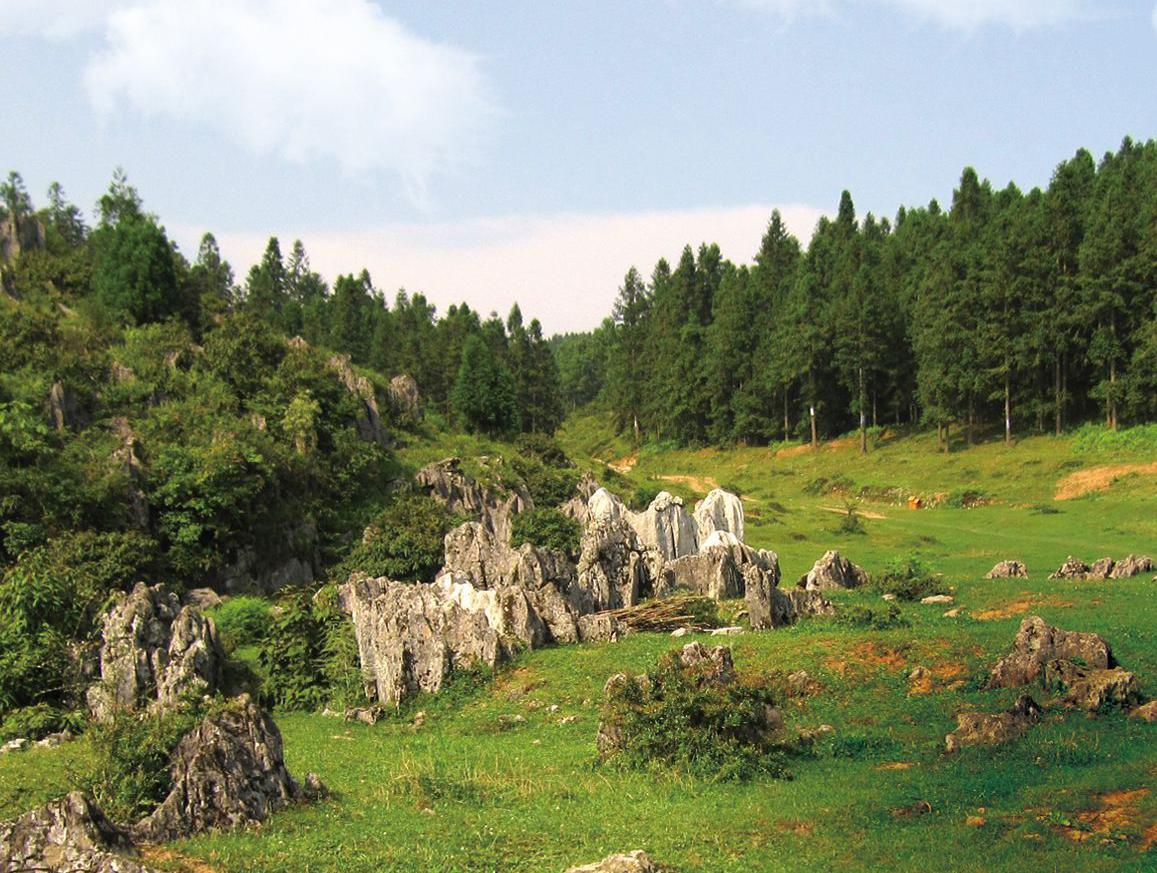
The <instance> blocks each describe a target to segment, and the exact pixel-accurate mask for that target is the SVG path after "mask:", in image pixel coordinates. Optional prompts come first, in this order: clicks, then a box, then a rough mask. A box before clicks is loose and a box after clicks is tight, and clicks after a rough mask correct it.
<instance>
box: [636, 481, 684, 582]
mask: <svg viewBox="0 0 1157 873" xmlns="http://www.w3.org/2000/svg"><path fill="white" fill-rule="evenodd" d="M627 518H628V520H629V521H630V523H631V527H633V528H634V529H635V533H636V534H638V535H639V542H640V543H642V544H643V548H645V549H647V551H648V552H649V554H648V556H647V557H648V569H649V570H650V574H651V578H653V579H654V578H657V577H658V576H659V574H660V573H661V572H662V570H663V567H664V565H665V564H666V563H667V562H668V561H674V560H675V559H676V558H681V557H683V556H684V555H694V554H695V551H696V547H697V536H696V526H695V519H694V518H692V517H691V513H689V512H688V511H687V510H686V509H684V508H683V501H682V500H681V499H680V498H678V497H674V496H672V495H671V494H668V493H667V492H666V491H660V492H659V494H658V496H657V497H655V499H654V500H652V501H651V505H650V506H648V507H647V508H646V510H644V511H643V512H638V513H629V514H628V515H627Z"/></svg>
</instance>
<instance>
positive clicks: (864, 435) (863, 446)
mask: <svg viewBox="0 0 1157 873" xmlns="http://www.w3.org/2000/svg"><path fill="white" fill-rule="evenodd" d="M867 399H868V397H867V392H866V391H865V390H864V368H863V367H860V454H861V455H866V454H868V411H867V409H865V407H866V406H867Z"/></svg>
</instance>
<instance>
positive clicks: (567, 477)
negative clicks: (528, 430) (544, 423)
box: [511, 434, 581, 507]
mask: <svg viewBox="0 0 1157 873" xmlns="http://www.w3.org/2000/svg"><path fill="white" fill-rule="evenodd" d="M515 445H516V447H517V449H518V452H519V454H518V455H516V456H515V458H514V459H513V460H512V461H511V467H512V468H513V469H514V472H515V473H516V474H517V475H518V476H519V478H521V479H522V481H523V482H524V483H525V485H526V489H527V491H529V492H530V497H531V499H532V500H533V501H534V503H535V505H536V506H541V507H548V506H558V505H559V504H560V503H565V502H566V501H567V500H570V498H571V497H572V496H573V495H574V490H575V486H576V485H578V482H579V478H580V476H581V474H580V473H579V471H578V470H577V469H576V468H575V466H574V465H573V464H572V463H571V462H570V460H569V459H568V458H567V456H566V455H565V454H564V453H563V450H562V448H561V447H560V446H559V445H558V443H557V442H556V441H555V440H554V438H553V437H549V436H546V435H545V434H524V435H523V436H521V437H519V438H518V442H517V443H516V444H515Z"/></svg>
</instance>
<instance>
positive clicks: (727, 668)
mask: <svg viewBox="0 0 1157 873" xmlns="http://www.w3.org/2000/svg"><path fill="white" fill-rule="evenodd" d="M679 663H680V664H682V665H683V667H684V668H685V669H689V670H695V671H696V672H697V674H698V676H697V679H698V684H699V685H700V686H701V687H702V686H704V685H730V684H731V683H732V682H733V681H734V680H735V662H734V661H733V659H732V657H731V649H730V648H728V647H727V646H716V647H715V648H713V649H708V648H707V647H706V646H705V645H703V644H702V643H700V642H698V641H696V642H694V643H688V644H687V645H685V646H684V647H683V650H682V651H681V652H680V653H679Z"/></svg>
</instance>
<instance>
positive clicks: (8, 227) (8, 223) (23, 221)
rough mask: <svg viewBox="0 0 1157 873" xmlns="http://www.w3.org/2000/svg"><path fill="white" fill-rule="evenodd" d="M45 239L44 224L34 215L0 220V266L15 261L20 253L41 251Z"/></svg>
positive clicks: (7, 217)
mask: <svg viewBox="0 0 1157 873" xmlns="http://www.w3.org/2000/svg"><path fill="white" fill-rule="evenodd" d="M45 239H46V237H45V234H44V223H43V222H41V221H40V219H39V218H37V217H36V216H35V215H21V216H19V217H18V218H16V219H15V220H13V218H12V217H11V216H6V217H4V218H0V264H6V263H9V262H10V261H14V260H16V258H18V257H20V253H21V252H30V251H40V250H42V249H43V248H44V246H45Z"/></svg>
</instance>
